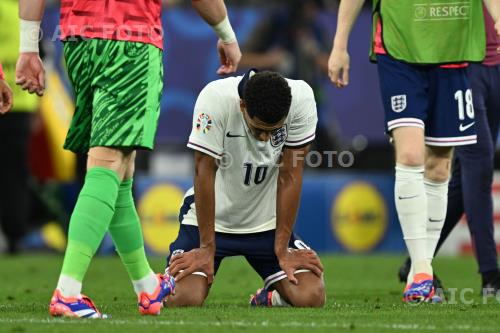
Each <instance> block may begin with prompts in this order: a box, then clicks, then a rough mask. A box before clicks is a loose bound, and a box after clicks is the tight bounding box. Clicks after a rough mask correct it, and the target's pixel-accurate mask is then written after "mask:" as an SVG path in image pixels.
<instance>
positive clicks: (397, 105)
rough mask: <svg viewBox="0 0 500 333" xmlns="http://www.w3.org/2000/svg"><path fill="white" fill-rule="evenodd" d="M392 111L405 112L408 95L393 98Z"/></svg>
mask: <svg viewBox="0 0 500 333" xmlns="http://www.w3.org/2000/svg"><path fill="white" fill-rule="evenodd" d="M391 106H392V111H394V112H397V113H399V112H403V111H404V110H405V109H406V95H397V96H392V97H391Z"/></svg>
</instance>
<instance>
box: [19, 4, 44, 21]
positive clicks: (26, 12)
mask: <svg viewBox="0 0 500 333" xmlns="http://www.w3.org/2000/svg"><path fill="white" fill-rule="evenodd" d="M44 8H45V0H19V18H21V19H23V20H26V21H41V20H42V16H43V11H44Z"/></svg>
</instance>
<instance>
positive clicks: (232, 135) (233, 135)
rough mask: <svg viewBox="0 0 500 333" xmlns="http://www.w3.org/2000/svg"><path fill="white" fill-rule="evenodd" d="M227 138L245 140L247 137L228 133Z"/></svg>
mask: <svg viewBox="0 0 500 333" xmlns="http://www.w3.org/2000/svg"><path fill="white" fill-rule="evenodd" d="M226 136H227V137H228V138H244V137H245V135H239V134H231V132H227V133H226Z"/></svg>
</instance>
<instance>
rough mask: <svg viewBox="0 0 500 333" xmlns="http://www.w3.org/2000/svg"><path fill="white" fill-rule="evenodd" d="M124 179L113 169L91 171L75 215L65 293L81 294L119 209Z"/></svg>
mask: <svg viewBox="0 0 500 333" xmlns="http://www.w3.org/2000/svg"><path fill="white" fill-rule="evenodd" d="M119 185H120V179H119V178H118V175H117V174H116V173H115V172H114V171H112V170H109V169H106V168H101V167H94V168H92V169H90V170H88V171H87V175H86V177H85V184H84V185H83V188H82V190H81V192H80V195H79V197H78V201H77V203H76V205H75V209H74V210H73V214H72V215H71V220H70V224H69V231H68V246H67V248H66V253H65V255H64V263H63V267H62V270H61V276H60V278H59V282H58V284H57V288H58V289H59V290H60V291H61V293H62V295H63V296H66V297H76V296H78V295H79V294H80V292H81V288H82V281H83V278H84V276H85V273H86V272H87V269H88V267H89V265H90V261H91V259H92V257H93V256H94V254H95V252H96V251H97V249H98V248H99V245H100V244H101V241H102V239H103V238H104V235H105V233H106V231H107V230H108V227H109V224H110V222H111V220H112V218H113V215H114V213H115V203H116V199H117V196H118V188H119Z"/></svg>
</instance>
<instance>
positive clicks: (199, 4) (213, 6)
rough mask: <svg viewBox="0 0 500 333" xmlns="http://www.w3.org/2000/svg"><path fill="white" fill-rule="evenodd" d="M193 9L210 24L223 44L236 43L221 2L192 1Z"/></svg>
mask: <svg viewBox="0 0 500 333" xmlns="http://www.w3.org/2000/svg"><path fill="white" fill-rule="evenodd" d="M191 3H192V4H193V7H194V9H196V11H197V12H198V14H199V15H200V16H201V17H202V18H203V19H204V20H205V22H207V23H208V24H210V26H211V27H212V28H213V29H214V31H215V33H216V34H217V36H219V38H220V39H221V40H222V41H223V42H224V43H233V42H235V41H236V35H235V33H234V31H233V28H232V27H231V23H230V22H229V18H228V16H227V9H226V5H225V4H224V1H223V0H192V1H191Z"/></svg>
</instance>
